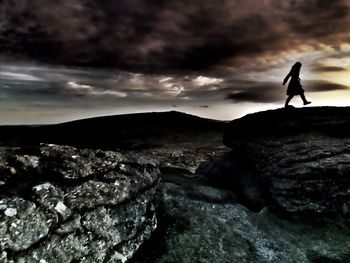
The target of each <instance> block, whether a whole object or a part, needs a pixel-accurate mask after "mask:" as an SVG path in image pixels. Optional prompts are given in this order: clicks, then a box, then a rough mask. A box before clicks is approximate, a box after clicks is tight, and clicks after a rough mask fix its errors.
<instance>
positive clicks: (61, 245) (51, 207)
mask: <svg viewBox="0 0 350 263" xmlns="http://www.w3.org/2000/svg"><path fill="white" fill-rule="evenodd" d="M157 167H158V166H157V163H155V162H154V161H153V160H151V159H149V158H146V157H145V156H142V155H136V154H122V153H119V152H112V151H100V150H87V149H79V150H78V149H76V148H73V147H68V146H58V145H41V146H40V147H38V148H30V149H25V148H18V149H7V148H2V149H1V151H0V262H19V263H20V262H23V263H24V262H26V263H27V262H29V263H30V262H41V263H44V262H50V263H51V262H73V261H74V262H126V261H127V260H128V259H130V258H131V257H132V256H133V254H134V253H135V252H136V250H137V249H138V248H139V247H140V245H141V244H142V243H143V242H144V241H145V240H146V239H148V238H149V237H150V235H151V233H152V232H153V231H154V229H155V228H156V224H157V221H156V217H155V211H154V207H153V198H154V194H155V191H156V187H157V184H158V180H159V170H158V168H157Z"/></svg>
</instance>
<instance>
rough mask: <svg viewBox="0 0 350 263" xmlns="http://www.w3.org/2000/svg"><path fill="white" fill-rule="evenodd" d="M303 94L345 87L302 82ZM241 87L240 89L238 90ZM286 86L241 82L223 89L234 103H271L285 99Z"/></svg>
mask: <svg viewBox="0 0 350 263" xmlns="http://www.w3.org/2000/svg"><path fill="white" fill-rule="evenodd" d="M302 84H303V88H304V89H305V92H306V93H307V92H327V91H338V90H346V89H348V87H347V86H345V85H341V84H336V83H331V82H327V81H303V82H302ZM239 86H241V88H239ZM286 90H287V85H286V86H285V87H284V86H282V85H281V84H279V83H274V82H262V83H258V82H256V83H255V82H242V83H241V85H239V84H238V85H237V87H235V88H224V89H223V90H222V91H223V92H226V94H227V95H226V99H229V100H232V101H234V102H256V103H271V102H280V101H283V100H284V99H285V97H286Z"/></svg>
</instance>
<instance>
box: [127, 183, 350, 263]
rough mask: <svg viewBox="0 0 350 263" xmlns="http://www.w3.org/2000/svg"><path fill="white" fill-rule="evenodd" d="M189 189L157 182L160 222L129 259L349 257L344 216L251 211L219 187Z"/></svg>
mask: <svg viewBox="0 0 350 263" xmlns="http://www.w3.org/2000/svg"><path fill="white" fill-rule="evenodd" d="M192 183H194V184H196V182H192ZM197 183H198V182H197ZM197 187H200V186H199V185H197ZM194 188H196V186H195V185H192V189H188V188H187V186H186V184H182V183H180V182H176V183H171V182H163V183H162V184H161V187H160V192H159V193H158V195H157V200H158V202H157V204H158V206H157V208H156V210H157V218H158V220H159V226H158V228H157V230H156V231H155V233H154V235H153V236H152V238H151V240H150V241H147V242H146V245H145V246H144V247H142V248H141V250H140V251H138V252H137V253H136V256H135V257H134V258H133V259H132V260H131V262H133V263H169V262H182V263H192V262H203V263H204V262H208V263H209V262H210V263H223V262H224V263H226V262H227V263H231V262H233V263H236V262H237V263H241V262H247V263H266V262H271V263H324V262H327V263H328V262H329V263H330V262H332V263H345V262H349V261H348V260H349V257H350V238H349V236H350V226H349V225H348V223H347V222H346V221H345V220H344V219H338V220H318V218H314V219H313V220H311V221H310V220H309V221H304V220H300V219H297V220H296V219H293V218H289V219H287V218H280V217H279V216H276V215H275V214H273V213H271V212H270V211H269V210H268V209H263V210H262V211H261V212H259V213H255V212H252V211H250V210H249V209H247V208H246V207H244V206H242V205H240V204H237V203H234V202H232V200H230V199H227V196H225V195H224V193H225V192H223V191H222V192H221V193H220V191H219V190H218V189H216V190H215V191H213V189H212V191H209V190H210V189H211V188H210V187H209V186H207V191H206V192H205V193H206V196H203V195H199V194H197V193H196V192H193V191H192V190H193V189H194Z"/></svg>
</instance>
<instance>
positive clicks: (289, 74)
mask: <svg viewBox="0 0 350 263" xmlns="http://www.w3.org/2000/svg"><path fill="white" fill-rule="evenodd" d="M290 76H291V73H290V72H289V73H288V75H287V76H286V77H285V78H284V80H283V85H285V84H286V83H287V81H288V79H289V78H290Z"/></svg>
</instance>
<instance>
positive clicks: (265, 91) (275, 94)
mask: <svg viewBox="0 0 350 263" xmlns="http://www.w3.org/2000/svg"><path fill="white" fill-rule="evenodd" d="M251 85H252V86H250V87H245V88H243V89H241V90H238V89H237V90H236V91H231V92H227V96H226V98H227V99H229V100H232V101H234V102H257V103H269V102H278V101H281V100H283V98H284V96H285V91H284V90H283V89H282V88H281V86H278V85H277V84H276V83H262V84H259V83H251Z"/></svg>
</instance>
